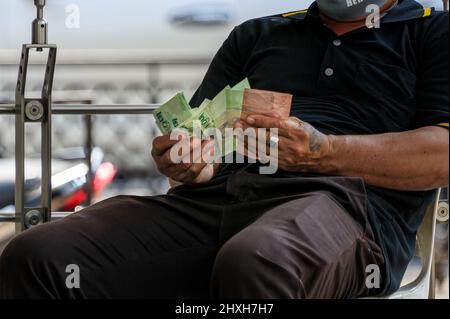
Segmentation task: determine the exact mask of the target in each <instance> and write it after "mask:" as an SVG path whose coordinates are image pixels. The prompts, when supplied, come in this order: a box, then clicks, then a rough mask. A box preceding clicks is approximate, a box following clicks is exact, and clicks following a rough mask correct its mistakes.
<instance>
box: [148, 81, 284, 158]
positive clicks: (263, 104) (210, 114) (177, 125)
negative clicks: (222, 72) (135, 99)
mask: <svg viewBox="0 0 450 319" xmlns="http://www.w3.org/2000/svg"><path fill="white" fill-rule="evenodd" d="M291 105H292V95H290V94H285V93H278V92H272V91H263V90H256V89H252V88H251V87H250V83H249V81H248V79H244V80H242V81H241V82H240V83H238V84H237V85H235V86H233V87H230V86H227V87H225V88H224V89H223V90H222V91H221V92H220V93H219V94H218V95H217V96H216V97H215V98H214V99H212V100H208V99H206V100H204V101H203V103H202V104H201V105H200V106H199V107H198V108H191V106H190V105H189V103H188V101H187V100H186V97H185V95H184V93H178V94H177V95H175V96H174V97H173V98H172V99H170V100H169V101H168V102H166V103H165V104H163V105H162V106H161V107H159V108H158V109H157V110H156V111H155V113H154V116H155V120H156V124H157V126H158V127H159V129H160V130H161V132H162V133H163V134H170V133H171V132H173V131H174V130H175V129H183V130H185V131H188V132H190V133H192V132H193V129H194V124H195V123H199V124H200V125H201V129H202V130H203V131H205V130H208V129H215V130H218V131H220V132H221V133H222V134H221V135H222V138H223V139H224V138H225V129H226V128H233V127H234V125H235V123H236V122H237V121H239V120H245V119H246V118H247V117H248V116H249V115H250V114H264V115H271V116H274V115H278V116H281V117H288V116H289V114H290V112H291ZM225 144H226V143H225V142H224V143H222V144H221V147H220V149H221V152H220V154H219V156H225V155H227V154H228V153H230V152H233V151H235V150H236V148H235V143H233V145H232V146H231V147H226V145H225Z"/></svg>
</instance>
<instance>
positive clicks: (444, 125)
mask: <svg viewBox="0 0 450 319" xmlns="http://www.w3.org/2000/svg"><path fill="white" fill-rule="evenodd" d="M437 126H441V127H446V128H448V123H440V124H438V125H437Z"/></svg>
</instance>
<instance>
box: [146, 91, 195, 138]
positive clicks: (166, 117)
mask: <svg viewBox="0 0 450 319" xmlns="http://www.w3.org/2000/svg"><path fill="white" fill-rule="evenodd" d="M192 116H193V113H192V109H191V107H190V106H189V103H188V102H187V100H186V97H185V96H184V93H178V94H177V95H175V96H174V97H173V98H171V99H170V100H169V101H168V102H166V103H164V104H163V105H162V106H161V107H159V108H158V109H157V110H155V112H154V117H155V121H156V125H157V126H158V128H159V129H160V130H161V133H163V134H169V133H170V132H172V131H173V130H174V129H175V128H177V127H179V126H180V125H181V124H182V123H184V122H185V121H187V120H188V119H190V118H192Z"/></svg>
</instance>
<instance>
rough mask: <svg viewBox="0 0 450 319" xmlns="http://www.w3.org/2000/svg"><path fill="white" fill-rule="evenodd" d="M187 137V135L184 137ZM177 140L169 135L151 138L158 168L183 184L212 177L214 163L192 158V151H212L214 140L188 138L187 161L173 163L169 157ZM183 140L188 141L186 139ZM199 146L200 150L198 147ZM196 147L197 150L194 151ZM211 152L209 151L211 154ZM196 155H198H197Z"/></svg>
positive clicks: (203, 181)
mask: <svg viewBox="0 0 450 319" xmlns="http://www.w3.org/2000/svg"><path fill="white" fill-rule="evenodd" d="M184 139H189V137H184ZM181 141H182V138H180V139H179V140H172V139H171V138H170V135H164V136H160V137H157V138H155V139H154V140H153V148H152V157H153V159H154V160H155V162H156V166H157V168H158V170H159V171H160V172H161V173H162V174H163V175H165V176H167V177H169V178H170V179H172V180H174V181H176V182H180V183H184V184H198V183H205V182H208V181H210V180H211V179H212V178H213V177H214V164H208V163H206V162H204V161H203V159H201V162H199V160H200V159H199V158H194V153H196V154H202V153H204V152H205V151H206V150H211V152H212V153H213V152H214V141H213V140H209V141H201V140H200V139H198V138H196V137H192V138H190V141H189V144H190V150H191V152H190V154H189V158H190V160H189V161H188V162H189V163H179V164H178V163H174V162H173V160H172V158H171V152H170V151H171V149H172V147H173V146H174V145H175V144H177V143H179V142H181ZM183 142H185V143H188V141H187V140H184V141H183ZM199 147H201V151H200V152H199V151H198V148H199ZM194 149H196V151H197V152H194ZM212 153H210V154H211V155H212ZM197 156H198V155H197Z"/></svg>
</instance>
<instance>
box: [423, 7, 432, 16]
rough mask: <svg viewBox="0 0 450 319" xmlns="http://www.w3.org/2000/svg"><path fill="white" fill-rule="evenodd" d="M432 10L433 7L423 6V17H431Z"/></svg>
mask: <svg viewBox="0 0 450 319" xmlns="http://www.w3.org/2000/svg"><path fill="white" fill-rule="evenodd" d="M431 12H432V10H431V8H423V17H424V18H426V17H429V16H430V15H431Z"/></svg>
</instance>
